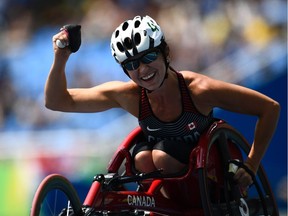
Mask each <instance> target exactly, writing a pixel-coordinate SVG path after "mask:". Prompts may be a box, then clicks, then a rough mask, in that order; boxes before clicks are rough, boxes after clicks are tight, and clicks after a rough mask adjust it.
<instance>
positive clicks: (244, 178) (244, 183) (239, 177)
mask: <svg viewBox="0 0 288 216" xmlns="http://www.w3.org/2000/svg"><path fill="white" fill-rule="evenodd" d="M245 166H246V168H248V169H249V170H250V172H251V173H249V172H247V171H246V170H245V169H244V168H241V167H240V168H239V169H238V170H237V171H236V173H235V175H234V177H233V179H234V181H235V182H237V184H238V185H239V187H240V188H241V189H242V190H243V191H246V190H247V189H248V188H249V186H250V185H251V184H253V178H252V176H251V174H254V175H255V173H253V172H252V171H251V167H249V165H248V164H245Z"/></svg>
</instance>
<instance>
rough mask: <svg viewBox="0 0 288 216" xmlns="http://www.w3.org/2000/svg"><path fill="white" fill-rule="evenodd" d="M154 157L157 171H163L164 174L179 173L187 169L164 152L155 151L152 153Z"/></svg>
mask: <svg viewBox="0 0 288 216" xmlns="http://www.w3.org/2000/svg"><path fill="white" fill-rule="evenodd" d="M152 157H153V163H154V165H155V167H156V169H163V173H164V174H171V173H177V172H180V171H181V170H182V169H183V168H185V164H183V163H181V162H179V161H178V160H176V159H175V158H173V157H171V156H170V155H169V154H167V153H166V152H164V151H161V150H158V149H154V150H153V151H152Z"/></svg>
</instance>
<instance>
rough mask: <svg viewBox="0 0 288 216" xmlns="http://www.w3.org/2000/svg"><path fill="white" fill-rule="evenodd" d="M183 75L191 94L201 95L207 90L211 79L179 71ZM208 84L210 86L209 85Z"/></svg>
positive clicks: (198, 74)
mask: <svg viewBox="0 0 288 216" xmlns="http://www.w3.org/2000/svg"><path fill="white" fill-rule="evenodd" d="M180 73H181V74H182V75H183V77H184V79H185V82H186V85H187V87H188V88H189V90H190V91H191V92H193V94H201V93H203V91H206V90H207V89H208V88H209V85H210V84H211V82H212V79H211V78H209V77H207V76H205V75H203V74H200V73H196V72H193V71H180ZM209 83H210V84H209Z"/></svg>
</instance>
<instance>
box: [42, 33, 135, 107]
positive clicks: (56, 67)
mask: <svg viewBox="0 0 288 216" xmlns="http://www.w3.org/2000/svg"><path fill="white" fill-rule="evenodd" d="M56 39H61V40H62V41H67V36H66V35H65V34H64V33H63V32H60V33H58V34H57V35H55V36H54V37H53V48H54V61H53V64H52V66H51V69H50V73H49V75H48V78H47V80H46V85H45V106H46V107H47V108H49V109H52V110H58V111H65V112H100V111H104V110H107V109H110V108H114V107H125V103H126V102H125V97H124V96H122V95H121V94H122V93H123V94H124V93H125V92H127V91H128V89H129V85H131V84H129V83H124V82H108V83H104V84H102V85H99V86H96V87H93V88H86V89H67V82H66V75H65V66H66V63H67V61H68V58H69V56H70V54H71V52H70V51H69V49H68V48H64V49H60V48H58V47H57V46H56V44H55V41H56Z"/></svg>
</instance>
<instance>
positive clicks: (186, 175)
mask: <svg viewBox="0 0 288 216" xmlns="http://www.w3.org/2000/svg"><path fill="white" fill-rule="evenodd" d="M142 136H143V133H142V131H141V129H140V128H139V127H137V128H135V129H134V130H133V131H132V132H130V134H129V135H128V136H127V137H126V138H125V139H124V141H123V142H122V143H121V144H120V146H119V147H118V149H117V150H116V152H115V153H114V156H113V158H112V159H111V160H110V162H109V164H108V168H107V174H105V175H104V174H97V175H96V176H95V177H94V178H93V180H92V184H91V187H90V189H89V191H88V193H87V196H86V198H85V200H84V202H81V201H80V199H79V197H78V195H77V192H76V190H75V189H74V187H73V185H72V184H71V183H70V182H69V180H67V179H66V178H65V177H63V176H61V175H59V174H51V175H49V176H47V177H46V178H45V179H44V180H43V181H42V182H41V183H40V185H39V187H38V189H37V191H36V193H35V196H34V199H33V203H32V208H31V212H30V213H31V214H30V216H39V215H40V216H44V215H45V216H46V215H49V216H51V215H60V216H63V215H70V216H71V215H77V216H78V215H85V216H88V215H89V216H96V215H173V216H174V215H175V216H177V215H181V216H184V215H187V216H188V215H196V216H200V215H201V216H203V215H205V216H218V215H219V216H223V215H231V216H232V215H235V216H238V215H239V216H248V215H265V216H268V215H271V216H277V215H279V213H278V208H277V204H276V201H275V198H274V195H273V192H272V190H271V187H270V185H269V181H268V179H267V176H266V174H265V171H264V169H263V167H262V166H261V165H260V167H259V169H258V172H257V174H256V176H255V175H253V173H250V174H251V175H252V177H253V181H254V183H253V184H252V185H251V186H250V187H249V190H248V191H242V190H241V188H239V187H238V186H237V184H235V182H234V181H233V174H234V173H235V171H236V170H237V168H238V167H242V168H244V169H246V167H245V166H244V165H243V163H242V162H241V161H244V160H245V158H246V157H247V154H248V153H249V150H250V145H249V144H248V142H247V141H246V140H245V138H244V137H243V136H242V135H241V134H240V133H239V132H237V131H236V130H235V129H234V128H233V127H231V126H230V125H229V124H227V123H226V122H224V121H223V120H215V122H214V123H213V124H212V125H211V126H210V128H209V129H208V130H207V131H206V132H205V133H204V134H202V135H201V137H200V140H199V143H198V145H197V146H196V147H195V148H194V149H193V151H192V152H191V154H190V162H189V167H188V168H187V170H185V172H183V173H178V174H175V175H163V174H162V173H161V170H157V171H155V172H151V173H137V172H135V169H134V167H133V159H132V157H131V151H132V149H133V147H134V146H135V143H136V142H137V140H138V139H140V138H141V137H142ZM248 171H249V170H248ZM162 187H163V188H165V194H164V193H162V192H161V188H162ZM57 198H58V200H57ZM61 205H62V206H61ZM56 207H57V208H56Z"/></svg>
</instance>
